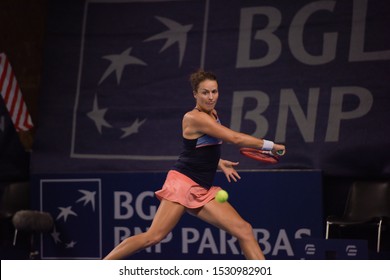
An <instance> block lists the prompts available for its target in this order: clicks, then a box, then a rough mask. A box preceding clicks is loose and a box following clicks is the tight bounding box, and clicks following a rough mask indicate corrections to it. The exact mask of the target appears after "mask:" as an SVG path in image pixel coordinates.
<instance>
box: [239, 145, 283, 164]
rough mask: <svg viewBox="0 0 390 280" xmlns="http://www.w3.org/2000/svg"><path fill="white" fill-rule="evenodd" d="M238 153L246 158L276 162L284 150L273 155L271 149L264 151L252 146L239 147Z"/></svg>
mask: <svg viewBox="0 0 390 280" xmlns="http://www.w3.org/2000/svg"><path fill="white" fill-rule="evenodd" d="M240 153H241V154H242V155H244V156H246V157H248V158H251V159H254V160H257V161H261V162H264V163H277V162H279V158H280V156H282V155H284V150H279V151H277V152H276V153H277V154H276V155H274V154H273V153H272V152H271V151H265V150H260V149H254V148H241V149H240Z"/></svg>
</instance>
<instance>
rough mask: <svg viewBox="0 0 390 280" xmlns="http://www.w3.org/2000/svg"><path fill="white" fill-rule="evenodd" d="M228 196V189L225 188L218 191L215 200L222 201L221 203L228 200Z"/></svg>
mask: <svg viewBox="0 0 390 280" xmlns="http://www.w3.org/2000/svg"><path fill="white" fill-rule="evenodd" d="M228 198H229V195H228V193H227V191H225V190H219V191H218V192H217V194H216V195H215V200H216V201H218V202H220V203H223V202H225V201H227V200H228Z"/></svg>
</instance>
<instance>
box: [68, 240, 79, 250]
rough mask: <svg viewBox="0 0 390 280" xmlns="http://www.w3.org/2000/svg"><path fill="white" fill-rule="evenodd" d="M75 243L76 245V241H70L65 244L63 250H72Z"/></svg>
mask: <svg viewBox="0 0 390 280" xmlns="http://www.w3.org/2000/svg"><path fill="white" fill-rule="evenodd" d="M76 243H77V242H76V241H73V240H72V241H71V242H69V243H66V244H65V248H67V249H70V248H74V246H75V245H76Z"/></svg>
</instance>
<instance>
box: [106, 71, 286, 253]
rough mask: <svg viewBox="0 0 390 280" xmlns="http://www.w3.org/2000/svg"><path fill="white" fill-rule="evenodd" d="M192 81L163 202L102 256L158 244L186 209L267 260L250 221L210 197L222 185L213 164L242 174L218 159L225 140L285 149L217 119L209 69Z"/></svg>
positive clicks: (230, 176)
mask: <svg viewBox="0 0 390 280" xmlns="http://www.w3.org/2000/svg"><path fill="white" fill-rule="evenodd" d="M190 82H191V85H192V90H193V95H194V98H195V100H196V105H195V108H194V109H192V110H191V111H189V112H187V113H186V114H185V115H184V117H183V120H182V129H183V130H182V135H183V144H184V145H183V148H184V149H183V151H182V153H181V154H180V156H179V159H178V160H177V162H176V163H175V164H174V166H173V167H172V169H171V170H170V171H169V172H168V174H167V178H166V181H165V183H164V185H163V187H162V189H160V190H158V191H157V192H156V196H157V198H158V199H159V200H160V201H161V202H160V205H159V207H158V210H157V212H156V215H155V216H154V219H153V222H152V224H151V226H150V228H149V230H148V231H146V232H143V233H140V234H137V235H134V236H130V237H128V238H126V239H125V240H123V241H122V242H121V243H120V244H119V245H118V246H116V247H115V248H114V249H113V250H112V251H111V252H110V253H109V254H108V255H107V256H106V257H105V259H123V258H126V257H128V256H130V255H132V254H134V253H136V252H137V251H140V250H142V249H145V248H147V247H149V246H152V245H155V244H157V243H159V242H160V241H161V240H163V239H164V238H165V237H166V236H167V234H169V233H170V232H171V231H172V229H173V228H174V227H175V225H176V224H177V223H178V222H179V220H180V218H181V217H182V215H183V214H184V213H186V212H189V213H190V214H192V215H194V216H196V217H198V218H199V219H201V220H203V221H205V222H207V223H210V224H211V225H214V226H216V227H218V228H220V229H222V230H225V231H226V232H228V233H229V234H231V235H232V236H234V237H236V238H237V240H238V241H239V244H240V247H241V249H242V252H243V253H244V256H245V258H246V259H258V260H263V259H265V257H264V254H263V252H262V250H261V249H260V246H259V243H258V241H257V240H256V238H255V236H254V234H253V230H252V226H251V225H250V224H249V223H248V222H247V221H245V220H244V219H243V218H242V217H241V216H240V215H239V214H238V213H237V211H236V210H235V209H234V208H233V207H232V205H231V204H230V203H229V202H225V203H219V202H217V201H216V200H215V199H214V198H215V194H216V193H217V192H218V191H219V190H220V189H221V188H220V187H217V186H213V179H214V176H215V173H216V171H217V168H219V169H220V170H222V172H223V173H224V174H225V176H226V178H227V180H228V181H229V182H231V181H237V180H238V179H240V176H239V174H238V173H237V171H236V170H235V167H236V166H237V165H238V162H231V161H229V160H224V159H221V158H220V154H221V144H222V142H223V141H224V142H228V143H232V144H236V145H238V146H241V147H250V148H258V149H266V150H270V151H272V152H275V153H276V151H278V150H285V146H284V145H280V144H275V143H273V142H272V141H268V140H263V139H258V138H255V137H252V136H250V135H247V134H244V133H240V132H236V131H234V130H231V129H229V128H227V127H225V126H223V125H222V124H221V123H220V120H219V118H218V115H217V112H216V110H215V106H216V104H217V101H218V96H219V92H218V82H217V77H216V76H215V75H214V74H213V73H211V72H205V71H203V70H199V71H197V72H195V73H193V74H192V75H191V77H190Z"/></svg>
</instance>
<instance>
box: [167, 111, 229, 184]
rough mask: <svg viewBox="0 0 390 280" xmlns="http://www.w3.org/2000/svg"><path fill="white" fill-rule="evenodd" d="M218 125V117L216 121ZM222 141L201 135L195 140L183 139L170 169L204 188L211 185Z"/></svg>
mask: <svg viewBox="0 0 390 280" xmlns="http://www.w3.org/2000/svg"><path fill="white" fill-rule="evenodd" d="M216 121H217V122H218V123H220V121H219V119H218V117H217V120H216ZM221 144H222V140H220V139H217V138H214V137H211V136H209V135H206V134H205V135H202V136H201V137H199V138H197V139H186V138H184V137H183V151H182V152H181V154H180V156H179V158H178V160H177V161H176V163H175V164H174V165H173V167H172V169H173V170H176V171H178V172H180V173H182V174H184V175H186V176H188V177H189V178H191V179H192V180H193V181H195V182H196V183H197V184H199V185H200V186H202V187H204V188H207V189H208V188H210V187H211V186H212V185H213V181H214V177H215V173H216V171H217V168H218V162H219V159H220V157H221Z"/></svg>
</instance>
